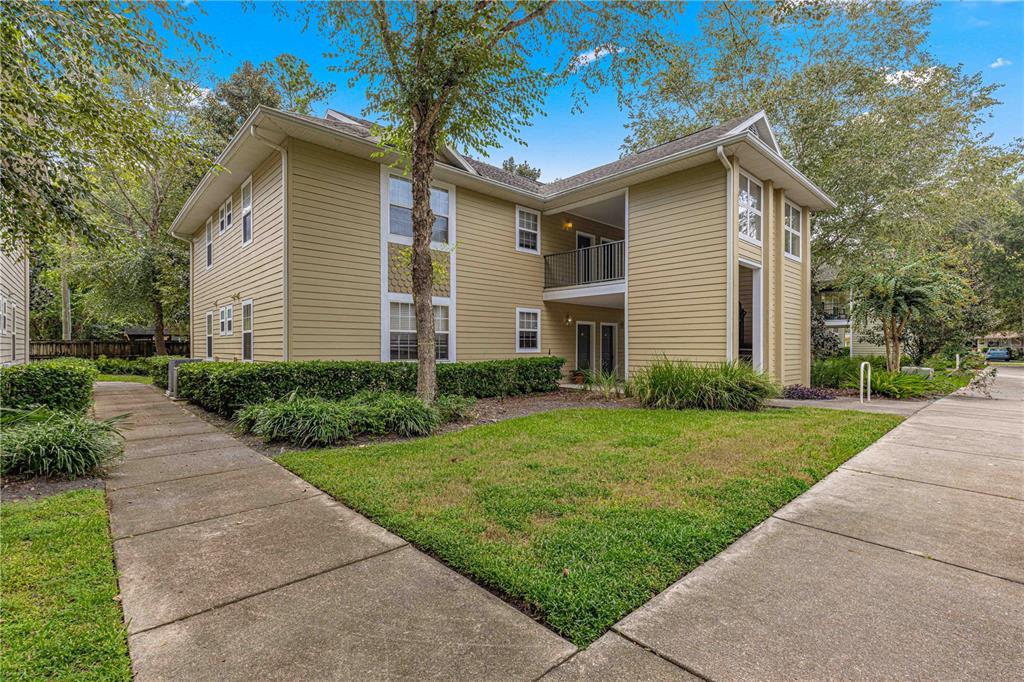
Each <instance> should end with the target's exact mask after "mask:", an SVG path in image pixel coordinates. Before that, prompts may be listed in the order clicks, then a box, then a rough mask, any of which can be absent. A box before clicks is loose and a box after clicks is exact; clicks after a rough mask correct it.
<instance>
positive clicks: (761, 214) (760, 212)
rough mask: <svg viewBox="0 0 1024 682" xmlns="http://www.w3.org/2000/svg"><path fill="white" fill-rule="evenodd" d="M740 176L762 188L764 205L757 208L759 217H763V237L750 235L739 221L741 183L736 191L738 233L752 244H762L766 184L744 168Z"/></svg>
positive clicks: (762, 230) (762, 203) (762, 224)
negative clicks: (744, 231) (741, 227)
mask: <svg viewBox="0 0 1024 682" xmlns="http://www.w3.org/2000/svg"><path fill="white" fill-rule="evenodd" d="M740 178H746V179H747V181H748V182H752V183H754V184H755V185H757V186H758V187H759V188H761V206H762V208H758V209H755V211H756V213H757V215H758V217H759V218H760V219H761V239H755V238H754V237H751V236H749V235H747V234H744V233H743V230H741V229H740V221H739V215H740V210H739V208H740V207H739V201H740V195H739V185H738V184H737V191H736V233H737V234H739V237H740V239H742V240H743V241H745V242H749V243H750V244H756V245H757V246H761V242H762V240H763V239H764V208H763V207H764V184H763V183H762V182H761V181H760V180H758V179H757V178H755V177H754V176H753V175H751V174H750V173H747V172H746V171H744V170H743V169H742V168H740Z"/></svg>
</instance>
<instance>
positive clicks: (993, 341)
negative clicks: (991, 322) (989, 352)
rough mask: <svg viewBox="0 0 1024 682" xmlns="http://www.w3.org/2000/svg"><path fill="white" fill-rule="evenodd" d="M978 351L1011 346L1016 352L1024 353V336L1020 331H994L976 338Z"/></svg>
mask: <svg viewBox="0 0 1024 682" xmlns="http://www.w3.org/2000/svg"><path fill="white" fill-rule="evenodd" d="M975 341H977V344H978V352H981V351H983V350H986V349H988V348H1009V349H1010V350H1011V351H1013V352H1014V353H1015V354H1017V355H1020V354H1021V353H1024V336H1022V335H1021V334H1020V333H1019V332H992V333H990V334H986V335H985V336H979V337H977V338H976V339H975Z"/></svg>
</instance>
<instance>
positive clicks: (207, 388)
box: [154, 357, 565, 417]
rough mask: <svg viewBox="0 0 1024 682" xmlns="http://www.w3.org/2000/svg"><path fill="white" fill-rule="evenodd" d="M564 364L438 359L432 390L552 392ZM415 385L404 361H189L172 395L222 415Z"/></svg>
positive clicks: (497, 393) (479, 395) (412, 368)
mask: <svg viewBox="0 0 1024 682" xmlns="http://www.w3.org/2000/svg"><path fill="white" fill-rule="evenodd" d="M564 363H565V361H564V360H563V359H562V358H557V357H542V358H517V359H515V360H489V361H487V362H465V363H461V362H453V363H442V364H439V365H438V366H437V384H438V391H439V393H441V394H442V395H462V396H467V397H473V398H490V397H496V396H503V395H520V394H524V393H536V392H541V391H552V390H555V389H556V388H558V382H559V380H560V378H561V371H562V365H563V364H564ZM155 378H156V377H155V375H154V379H155ZM165 381H166V380H165ZM415 388H416V365H415V364H413V363H409V362H358V361H332V362H325V361H320V360H310V361H297V362H296V361H293V362H193V363H189V364H187V365H182V366H181V367H180V368H179V369H178V394H179V395H180V396H181V397H182V398H184V399H185V400H188V401H189V402H191V403H193V404H195V405H199V406H200V407H203V408H205V409H207V410H210V411H211V412H216V413H218V414H220V415H222V416H225V417H231V416H233V415H234V414H235V412H236V411H237V410H238V409H239V408H241V407H243V406H245V405H252V404H255V403H262V402H266V401H268V400H275V399H278V398H284V397H285V396H287V395H289V394H290V393H292V392H293V391H296V390H299V391H303V392H305V393H308V394H311V395H317V396H320V397H322V398H325V399H328V400H344V399H347V398H350V397H352V396H354V395H356V394H357V393H360V392H362V391H371V392H385V391H395V392H399V393H412V392H413V391H414V390H415Z"/></svg>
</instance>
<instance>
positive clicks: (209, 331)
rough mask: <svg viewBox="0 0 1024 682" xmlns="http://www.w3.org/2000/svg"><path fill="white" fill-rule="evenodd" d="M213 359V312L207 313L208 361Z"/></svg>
mask: <svg viewBox="0 0 1024 682" xmlns="http://www.w3.org/2000/svg"><path fill="white" fill-rule="evenodd" d="M211 358H213V312H209V313H206V359H207V360H209V359H211Z"/></svg>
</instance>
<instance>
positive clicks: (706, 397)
mask: <svg viewBox="0 0 1024 682" xmlns="http://www.w3.org/2000/svg"><path fill="white" fill-rule="evenodd" d="M627 390H628V394H629V395H631V396H633V397H635V398H636V399H637V400H638V401H639V402H640V404H642V405H644V406H645V407H657V408H671V409H685V408H697V409H705V410H758V409H760V408H761V407H763V406H764V404H765V402H766V401H767V400H768V399H769V398H774V397H775V396H777V395H778V394H779V389H778V387H777V386H776V385H775V383H774V382H773V381H772V379H771V378H770V377H769V376H768V375H767V374H763V373H760V372H755V371H754V369H753V368H752V367H751V366H750V365H748V364H746V363H742V362H719V363H713V364H709V365H700V364H696V363H693V362H679V361H672V360H667V359H661V360H657V361H655V362H654V363H653V364H651V365H650V366H649V367H647V368H645V369H643V370H640V371H639V372H638V373H637V374H636V375H635V376H634V377H633V379H632V380H631V381H630V382H629V384H628V385H627Z"/></svg>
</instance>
